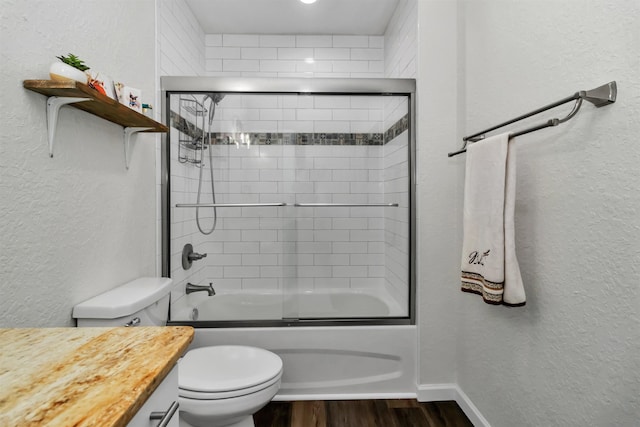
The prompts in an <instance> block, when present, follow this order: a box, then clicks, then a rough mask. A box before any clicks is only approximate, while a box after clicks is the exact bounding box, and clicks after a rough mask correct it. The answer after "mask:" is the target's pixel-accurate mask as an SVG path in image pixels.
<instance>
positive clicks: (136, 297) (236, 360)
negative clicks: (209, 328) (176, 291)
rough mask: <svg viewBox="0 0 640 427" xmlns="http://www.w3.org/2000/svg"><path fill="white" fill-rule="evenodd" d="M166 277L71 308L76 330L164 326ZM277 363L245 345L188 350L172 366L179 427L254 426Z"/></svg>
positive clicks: (278, 372) (272, 391) (275, 383)
mask: <svg viewBox="0 0 640 427" xmlns="http://www.w3.org/2000/svg"><path fill="white" fill-rule="evenodd" d="M172 287H173V286H172V281H171V279H168V278H152V277H143V278H140V279H136V280H133V281H131V282H129V283H126V284H124V285H122V286H119V287H117V288H115V289H112V290H110V291H107V292H105V293H103V294H100V295H98V296H96V297H93V298H91V299H89V300H87V301H85V302H82V303H80V304H78V305H76V306H75V307H74V309H73V317H74V318H75V319H77V322H78V327H84V326H92V327H100V326H125V325H128V326H136V325H140V326H164V325H166V322H167V318H168V312H169V292H170V291H171V288H172ZM281 377H282V359H280V357H279V356H278V355H276V354H274V353H272V352H270V351H267V350H264V349H261V348H256V347H248V346H238V345H219V346H210V347H201V348H196V349H193V350H189V351H188V352H187V353H186V354H185V355H184V357H183V358H182V359H180V361H179V362H178V387H179V388H178V399H179V402H178V403H179V417H180V419H179V422H180V426H181V427H226V426H228V427H232V426H233V427H254V422H253V414H254V413H256V412H257V411H258V410H260V408H262V407H263V406H265V405H266V404H267V403H269V401H270V400H271V399H272V398H273V397H274V396H275V395H276V393H277V392H278V390H279V389H280V380H281Z"/></svg>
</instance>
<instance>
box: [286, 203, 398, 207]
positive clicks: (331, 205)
mask: <svg viewBox="0 0 640 427" xmlns="http://www.w3.org/2000/svg"><path fill="white" fill-rule="evenodd" d="M293 206H295V207H300V208H397V207H398V206H399V205H398V203H296V204H294V205H293Z"/></svg>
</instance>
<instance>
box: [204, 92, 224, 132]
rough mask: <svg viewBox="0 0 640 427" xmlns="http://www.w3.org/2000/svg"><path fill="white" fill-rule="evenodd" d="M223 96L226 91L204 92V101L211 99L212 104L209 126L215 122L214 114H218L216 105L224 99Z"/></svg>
mask: <svg viewBox="0 0 640 427" xmlns="http://www.w3.org/2000/svg"><path fill="white" fill-rule="evenodd" d="M223 98H224V93H219V92H209V93H205V94H204V99H203V101H202V102H204V101H205V100H207V99H209V100H211V106H210V108H209V127H211V123H212V122H213V116H214V115H215V114H216V105H218V103H219V102H220V101H222V99H223Z"/></svg>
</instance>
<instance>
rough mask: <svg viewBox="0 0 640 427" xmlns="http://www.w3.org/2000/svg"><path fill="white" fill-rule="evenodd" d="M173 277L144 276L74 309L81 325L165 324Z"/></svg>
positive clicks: (74, 313) (75, 317) (74, 316)
mask: <svg viewBox="0 0 640 427" xmlns="http://www.w3.org/2000/svg"><path fill="white" fill-rule="evenodd" d="M172 284H173V282H172V280H171V279H169V278H167V277H141V278H139V279H135V280H133V281H131V282H128V283H125V284H124V285H121V286H118V287H117V288H114V289H111V290H109V291H107V292H105V293H103V294H100V295H97V296H95V297H93V298H91V299H89V300H87V301H84V302H81V303H80V304H78V305H76V306H75V307H74V308H73V314H72V316H73V318H74V319H76V320H77V322H78V327H87V326H98V327H99V326H126V325H129V326H138V325H140V326H164V325H165V324H166V323H167V318H168V315H169V299H170V292H171V287H172Z"/></svg>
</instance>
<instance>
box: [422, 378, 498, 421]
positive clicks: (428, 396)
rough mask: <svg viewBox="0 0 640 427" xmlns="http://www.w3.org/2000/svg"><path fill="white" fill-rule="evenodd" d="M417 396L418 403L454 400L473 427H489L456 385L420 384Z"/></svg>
mask: <svg viewBox="0 0 640 427" xmlns="http://www.w3.org/2000/svg"><path fill="white" fill-rule="evenodd" d="M417 396H418V401H420V402H439V401H443V400H455V401H456V403H457V404H458V406H460V408H461V409H462V411H463V412H464V414H465V415H466V416H467V418H469V421H471V423H472V424H473V425H474V426H475V427H491V424H489V421H487V419H486V418H485V417H484V416H482V414H481V413H480V411H479V410H478V408H477V407H476V405H474V404H473V402H472V401H471V399H469V396H467V395H466V394H465V393H464V392H463V391H462V389H460V387H458V384H453V383H451V384H422V385H419V386H418V393H417Z"/></svg>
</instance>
